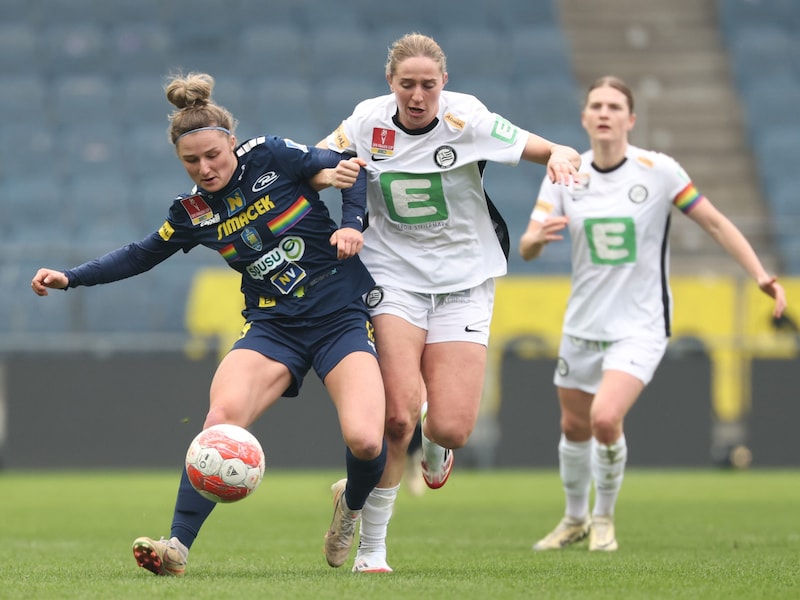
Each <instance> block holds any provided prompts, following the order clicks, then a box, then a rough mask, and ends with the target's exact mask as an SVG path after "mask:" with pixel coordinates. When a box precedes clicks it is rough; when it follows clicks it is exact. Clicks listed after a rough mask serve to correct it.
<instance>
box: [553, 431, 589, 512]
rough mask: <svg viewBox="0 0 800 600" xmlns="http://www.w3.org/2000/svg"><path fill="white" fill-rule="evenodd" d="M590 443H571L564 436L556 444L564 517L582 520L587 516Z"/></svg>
mask: <svg viewBox="0 0 800 600" xmlns="http://www.w3.org/2000/svg"><path fill="white" fill-rule="evenodd" d="M591 453H592V441H591V440H589V441H587V442H571V441H569V440H568V439H567V438H566V437H565V436H564V434H563V433H562V434H561V440H560V441H559V443H558V469H559V473H560V474H561V481H562V482H563V483H564V493H565V494H566V496H567V508H566V511H565V514H566V516H568V517H570V518H572V519H575V520H583V519H585V518H586V517H587V516H588V514H589V491H590V489H591V485H592V471H591V466H590V465H591Z"/></svg>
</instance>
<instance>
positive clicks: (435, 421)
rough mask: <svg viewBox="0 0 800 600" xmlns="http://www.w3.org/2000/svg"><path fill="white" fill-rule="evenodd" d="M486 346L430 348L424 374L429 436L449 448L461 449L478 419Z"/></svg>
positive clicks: (443, 344) (425, 355)
mask: <svg viewBox="0 0 800 600" xmlns="http://www.w3.org/2000/svg"><path fill="white" fill-rule="evenodd" d="M486 355H487V353H486V346H484V345H483V344H476V343H472V342H440V343H437V344H428V345H427V346H425V351H424V352H423V355H422V374H423V377H424V380H425V387H426V390H427V395H428V416H427V419H426V423H425V432H426V435H427V436H428V437H429V438H430V439H432V440H434V441H436V442H437V443H438V444H439V445H441V446H444V447H446V448H461V447H463V446H464V445H465V444H466V443H467V440H469V436H470V434H471V433H472V430H473V428H474V427H475V423H476V421H477V419H478V411H479V409H480V402H481V395H482V391H483V382H484V377H485V372H486Z"/></svg>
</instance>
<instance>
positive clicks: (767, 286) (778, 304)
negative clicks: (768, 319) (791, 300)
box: [758, 277, 786, 318]
mask: <svg viewBox="0 0 800 600" xmlns="http://www.w3.org/2000/svg"><path fill="white" fill-rule="evenodd" d="M758 287H760V288H761V291H762V292H764V293H765V294H766V295H767V296H769V297H770V298H774V299H775V309H774V310H773V311H772V315H773V316H774V317H775V318H778V317H780V316H781V315H782V314H783V311H785V310H786V292H784V290H783V286H782V285H781V284H780V283H778V278H777V277H770V278H769V279H767V280H765V281H759V282H758Z"/></svg>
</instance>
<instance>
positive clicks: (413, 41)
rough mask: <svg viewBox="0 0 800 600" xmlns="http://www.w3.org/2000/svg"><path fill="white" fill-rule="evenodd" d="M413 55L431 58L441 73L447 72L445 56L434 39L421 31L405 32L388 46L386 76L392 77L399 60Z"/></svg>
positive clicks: (401, 60)
mask: <svg viewBox="0 0 800 600" xmlns="http://www.w3.org/2000/svg"><path fill="white" fill-rule="evenodd" d="M415 56H426V57H428V58H430V59H432V60H433V61H435V62H436V63H438V64H439V68H440V70H441V72H442V73H447V56H445V54H444V51H443V50H442V49H441V47H440V46H439V44H437V43H436V40H434V39H433V38H432V37H429V36H427V35H423V34H421V33H407V34H406V35H404V36H403V37H401V38H400V39H398V40H396V41H395V42H394V43H393V44H392V45H391V46H390V47H389V56H388V58H387V59H386V76H387V77H393V76H394V74H395V73H396V72H397V67H398V65H399V64H400V63H401V62H403V61H404V60H406V59H407V58H413V57H415Z"/></svg>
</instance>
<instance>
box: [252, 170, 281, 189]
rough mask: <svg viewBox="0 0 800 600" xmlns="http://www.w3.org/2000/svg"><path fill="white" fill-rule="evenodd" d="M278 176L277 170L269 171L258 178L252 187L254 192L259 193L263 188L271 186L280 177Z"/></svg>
mask: <svg viewBox="0 0 800 600" xmlns="http://www.w3.org/2000/svg"><path fill="white" fill-rule="evenodd" d="M278 177H279V175H278V174H277V173H276V172H275V171H267V172H266V173H264V174H263V175H261V176H260V177H259V178H258V179H256V181H255V183H254V184H253V187H252V190H253V193H256V194H257V193H258V192H260V191H261V190H263V189H265V188H267V187H269V186H270V185H272V183H273V182H274V181H275V180H276V179H278Z"/></svg>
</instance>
